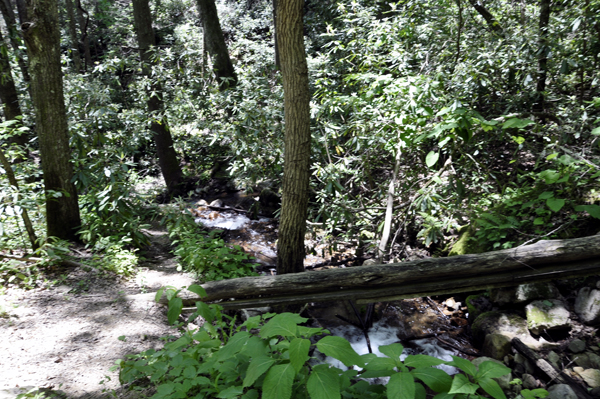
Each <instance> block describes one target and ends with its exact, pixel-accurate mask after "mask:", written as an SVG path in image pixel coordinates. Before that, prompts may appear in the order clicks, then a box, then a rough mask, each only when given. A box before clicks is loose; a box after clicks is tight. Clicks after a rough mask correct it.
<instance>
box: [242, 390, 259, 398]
mask: <svg viewBox="0 0 600 399" xmlns="http://www.w3.org/2000/svg"><path fill="white" fill-rule="evenodd" d="M258 397H259V395H258V391H257V390H256V389H251V390H249V391H248V392H246V393H245V394H243V395H242V399H258Z"/></svg>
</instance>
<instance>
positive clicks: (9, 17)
mask: <svg viewBox="0 0 600 399" xmlns="http://www.w3.org/2000/svg"><path fill="white" fill-rule="evenodd" d="M0 12H2V16H3V17H4V22H6V26H7V28H8V38H9V40H10V45H11V47H12V48H13V51H14V52H15V55H16V57H17V63H18V64H19V69H20V70H21V74H22V75H23V80H24V81H25V82H27V83H29V81H30V80H31V78H30V77H29V70H28V66H27V61H25V58H24V54H23V52H22V51H21V49H20V47H19V46H20V42H21V39H22V37H21V34H20V31H19V29H18V25H17V20H16V19H15V14H14V12H13V9H12V5H11V4H10V1H9V0H0Z"/></svg>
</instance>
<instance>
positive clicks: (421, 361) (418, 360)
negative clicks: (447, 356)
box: [404, 355, 445, 368]
mask: <svg viewBox="0 0 600 399" xmlns="http://www.w3.org/2000/svg"><path fill="white" fill-rule="evenodd" d="M444 363H445V362H444V361H443V360H441V359H438V358H437V357H433V356H427V355H408V356H407V357H406V359H404V365H405V366H407V367H413V368H419V367H431V366H437V365H439V364H444Z"/></svg>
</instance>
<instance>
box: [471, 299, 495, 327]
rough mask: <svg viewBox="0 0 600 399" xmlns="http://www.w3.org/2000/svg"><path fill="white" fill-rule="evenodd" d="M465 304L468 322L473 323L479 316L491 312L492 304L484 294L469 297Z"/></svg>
mask: <svg viewBox="0 0 600 399" xmlns="http://www.w3.org/2000/svg"><path fill="white" fill-rule="evenodd" d="M465 302H466V304H467V312H468V319H469V321H470V322H473V321H474V320H475V319H476V318H477V317H478V316H479V315H480V314H482V313H484V312H489V311H490V310H492V303H491V302H490V300H489V299H488V297H487V296H486V295H485V294H476V295H469V296H468V297H467V299H466V300H465Z"/></svg>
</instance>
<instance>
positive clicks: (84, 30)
mask: <svg viewBox="0 0 600 399" xmlns="http://www.w3.org/2000/svg"><path fill="white" fill-rule="evenodd" d="M76 1H77V3H76V4H77V16H78V18H79V29H80V30H81V45H82V46H83V55H84V58H85V70H86V71H87V70H88V68H91V67H92V52H91V51H90V37H89V35H88V23H89V21H90V17H89V15H88V13H87V11H85V10H84V9H83V7H82V6H81V0H76Z"/></svg>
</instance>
